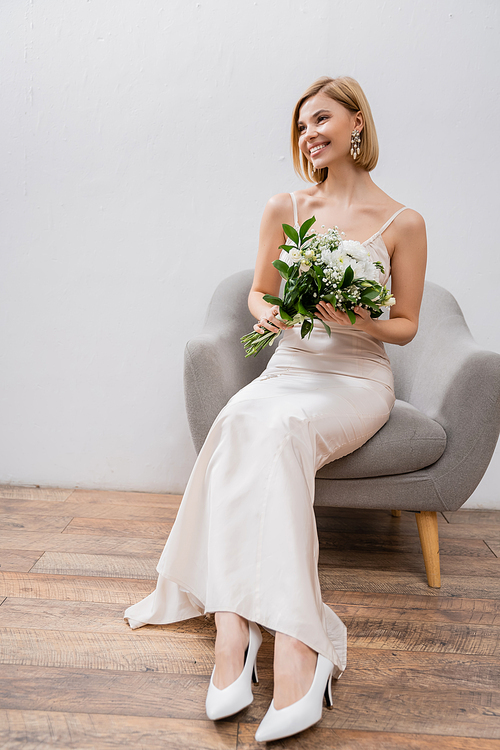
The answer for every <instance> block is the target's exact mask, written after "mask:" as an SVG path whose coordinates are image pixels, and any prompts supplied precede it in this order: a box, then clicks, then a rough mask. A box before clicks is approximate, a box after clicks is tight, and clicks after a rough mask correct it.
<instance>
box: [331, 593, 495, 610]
mask: <svg viewBox="0 0 500 750" xmlns="http://www.w3.org/2000/svg"><path fill="white" fill-rule="evenodd" d="M323 601H324V602H326V603H327V604H329V605H330V606H331V607H332V608H333V609H335V607H336V606H337V605H339V604H359V605H362V606H364V607H396V608H404V609H405V610H407V611H410V610H413V611H417V612H418V611H428V610H429V611H433V612H438V611H452V612H457V611H459V612H461V611H467V612H471V611H475V612H478V613H481V612H484V613H493V614H498V613H499V612H500V600H499V599H498V598H496V599H479V598H477V599H475V598H474V597H470V598H468V597H460V598H459V597H447V596H435V594H434V593H433V592H432V589H430V590H429V593H428V594H424V595H421V596H419V595H416V594H407V593H403V594H393V593H388V592H360V591H349V590H346V591H340V590H336V591H329V590H327V589H325V590H324V591H323Z"/></svg>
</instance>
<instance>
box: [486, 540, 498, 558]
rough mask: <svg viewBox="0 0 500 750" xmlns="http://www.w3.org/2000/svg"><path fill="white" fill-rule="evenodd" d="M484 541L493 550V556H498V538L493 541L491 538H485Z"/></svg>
mask: <svg viewBox="0 0 500 750" xmlns="http://www.w3.org/2000/svg"><path fill="white" fill-rule="evenodd" d="M484 543H485V544H486V545H487V546H488V548H489V549H490V550H491V551H492V552H493V554H494V555H495V557H500V539H499V540H498V541H493V540H492V539H485V540H484Z"/></svg>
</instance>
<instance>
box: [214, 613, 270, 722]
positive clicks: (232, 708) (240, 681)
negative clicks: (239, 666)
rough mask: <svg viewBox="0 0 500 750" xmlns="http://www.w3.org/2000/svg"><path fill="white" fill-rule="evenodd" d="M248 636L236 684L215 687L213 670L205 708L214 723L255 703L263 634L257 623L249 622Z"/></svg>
mask: <svg viewBox="0 0 500 750" xmlns="http://www.w3.org/2000/svg"><path fill="white" fill-rule="evenodd" d="M248 635H249V639H248V646H247V648H246V651H245V662H244V665H243V671H242V672H241V674H240V676H239V677H238V678H237V679H236V680H235V681H234V682H232V683H231V684H230V685H228V686H227V687H225V688H222V689H219V688H218V687H216V686H215V685H214V672H215V667H214V668H213V670H212V676H211V677H210V685H209V686H208V693H207V699H206V702H205V708H206V712H207V716H208V718H209V719H212V720H213V721H216V720H217V719H225V718H226V716H232V714H236V713H238V711H241V710H242V709H243V708H246V707H247V706H249V705H250V703H252V701H253V693H252V679H253V681H254V682H255V683H257V653H258V651H259V648H260V644H261V643H262V633H261V632H260V628H259V626H258V625H257V624H256V623H255V622H250V621H248Z"/></svg>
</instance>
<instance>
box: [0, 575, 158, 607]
mask: <svg viewBox="0 0 500 750" xmlns="http://www.w3.org/2000/svg"><path fill="white" fill-rule="evenodd" d="M155 587H156V581H143V580H138V579H133V578H97V577H92V576H88V577H84V576H80V577H79V576H58V575H45V574H43V573H10V572H5V573H2V572H0V596H15V597H23V598H29V599H32V598H33V599H63V600H71V601H82V602H114V603H117V604H122V605H125V607H128V606H129V605H130V604H135V603H136V602H138V601H140V600H141V599H144V597H145V596H147V595H148V594H150V593H151V592H152V591H153V590H154V588H155Z"/></svg>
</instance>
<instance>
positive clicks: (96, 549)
mask: <svg viewBox="0 0 500 750" xmlns="http://www.w3.org/2000/svg"><path fill="white" fill-rule="evenodd" d="M1 544H2V548H3V549H5V550H6V549H12V550H16V549H21V548H22V549H23V550H42V551H44V552H75V553H76V552H80V553H82V554H89V555H92V554H94V555H113V554H115V555H119V554H123V555H125V554H126V555H128V554H130V555H137V556H141V555H157V556H158V559H159V558H160V555H161V553H162V551H163V547H164V546H165V541H164V540H163V539H147V538H145V537H142V538H138V539H135V538H134V537H124V536H119V537H118V536H97V535H88V536H85V535H84V534H61V533H55V534H53V533H50V532H47V533H46V532H44V531H4V532H3V533H2V542H1ZM490 554H491V553H490ZM19 572H21V571H19Z"/></svg>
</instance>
